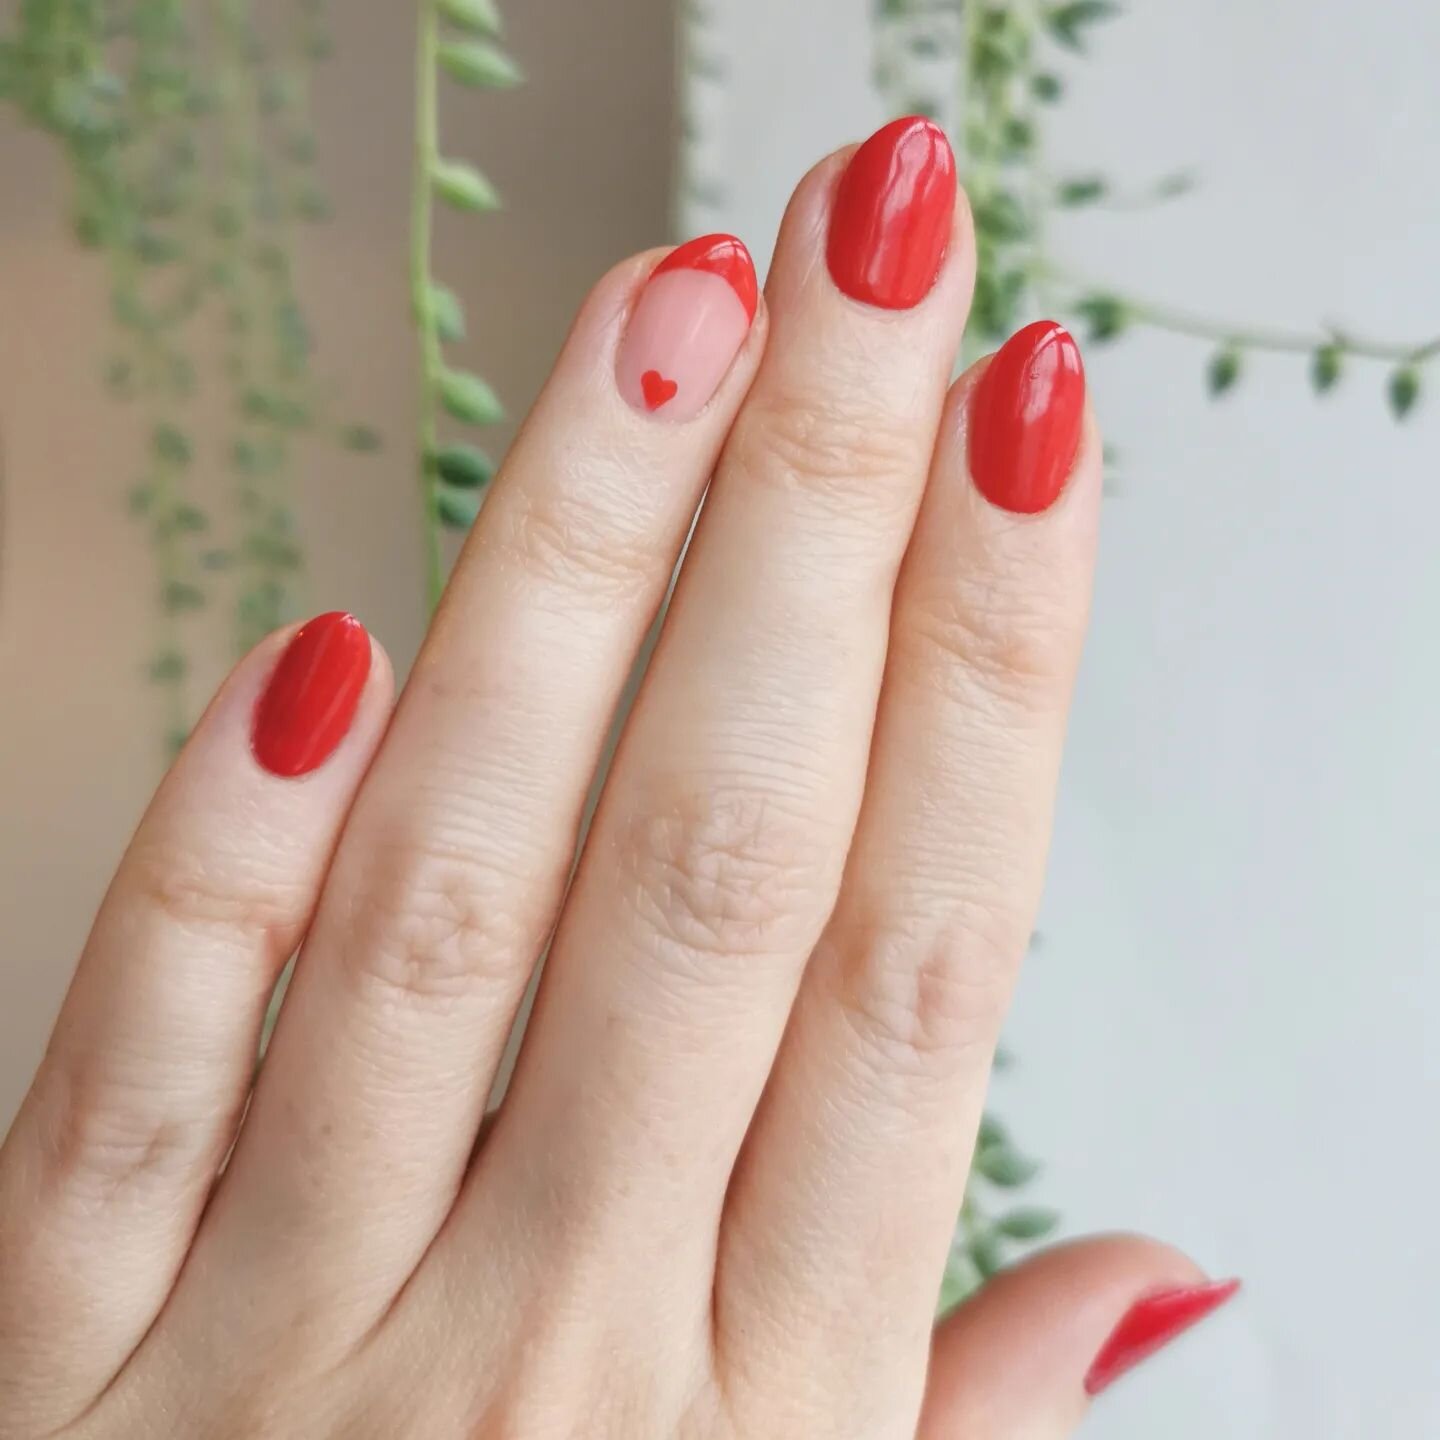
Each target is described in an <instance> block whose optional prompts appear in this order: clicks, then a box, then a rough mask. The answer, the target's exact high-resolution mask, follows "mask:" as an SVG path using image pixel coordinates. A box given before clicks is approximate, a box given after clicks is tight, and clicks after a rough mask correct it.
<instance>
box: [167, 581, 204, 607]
mask: <svg viewBox="0 0 1440 1440" xmlns="http://www.w3.org/2000/svg"><path fill="white" fill-rule="evenodd" d="M160 604H161V607H162V608H163V609H164V611H165V613H166V614H167V615H179V614H182V613H184V612H185V611H187V610H199V609H200V608H201V607H202V606H203V605H204V604H205V592H204V591H203V590H202V589H201V588H200V587H199V586H198V585H192V584H190V582H189V581H188V580H167V581H166V582H165V584H164V586H163V587H162V588H161V591H160Z"/></svg>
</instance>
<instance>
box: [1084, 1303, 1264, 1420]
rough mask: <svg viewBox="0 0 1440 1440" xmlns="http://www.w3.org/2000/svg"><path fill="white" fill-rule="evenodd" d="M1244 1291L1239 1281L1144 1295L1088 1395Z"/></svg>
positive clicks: (1120, 1328) (1099, 1359)
mask: <svg viewBox="0 0 1440 1440" xmlns="http://www.w3.org/2000/svg"><path fill="white" fill-rule="evenodd" d="M1239 1288H1240V1282H1239V1281H1238V1280H1214V1281H1210V1282H1208V1283H1206V1284H1204V1285H1187V1286H1182V1287H1180V1288H1178V1289H1175V1290H1157V1291H1156V1292H1155V1293H1154V1294H1152V1295H1142V1296H1141V1297H1140V1298H1139V1299H1138V1300H1137V1301H1136V1302H1135V1303H1134V1304H1133V1305H1132V1306H1131V1307H1130V1308H1129V1309H1128V1310H1127V1311H1126V1312H1125V1314H1124V1315H1123V1316H1122V1317H1121V1319H1120V1323H1119V1324H1118V1325H1117V1326H1116V1327H1115V1328H1114V1330H1112V1331H1111V1332H1110V1338H1109V1339H1108V1340H1107V1341H1106V1342H1105V1343H1104V1345H1102V1346H1101V1347H1100V1353H1099V1354H1098V1355H1097V1356H1096V1357H1095V1360H1094V1362H1093V1363H1092V1364H1091V1366H1090V1369H1089V1371H1088V1373H1087V1374H1086V1376H1085V1393H1086V1394H1087V1395H1098V1394H1099V1393H1100V1392H1101V1391H1102V1390H1104V1389H1106V1388H1107V1387H1108V1386H1110V1385H1113V1384H1114V1383H1115V1381H1116V1380H1118V1379H1119V1378H1120V1377H1121V1376H1122V1375H1123V1374H1125V1372H1126V1371H1127V1370H1132V1369H1134V1367H1135V1366H1136V1365H1138V1364H1139V1363H1140V1362H1141V1361H1142V1360H1148V1359H1149V1358H1150V1356H1152V1355H1153V1354H1154V1353H1155V1352H1156V1351H1157V1350H1160V1349H1162V1348H1163V1347H1164V1346H1166V1345H1168V1344H1169V1343H1170V1342H1171V1341H1172V1340H1173V1339H1175V1337H1176V1336H1177V1335H1182V1334H1184V1332H1185V1331H1186V1330H1188V1329H1190V1327H1191V1326H1192V1325H1198V1324H1199V1323H1200V1321H1202V1320H1203V1319H1204V1318H1205V1317H1206V1316H1207V1315H1212V1314H1214V1312H1215V1311H1216V1310H1218V1309H1219V1308H1220V1307H1221V1306H1222V1305H1223V1304H1224V1303H1225V1302H1226V1301H1227V1300H1228V1299H1230V1297H1231V1296H1232V1295H1234V1294H1235V1292H1236V1291H1237V1290H1238V1289H1239Z"/></svg>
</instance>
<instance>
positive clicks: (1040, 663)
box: [717, 323, 1100, 1414]
mask: <svg viewBox="0 0 1440 1440" xmlns="http://www.w3.org/2000/svg"><path fill="white" fill-rule="evenodd" d="M1083 405H1084V389H1083V375H1082V372H1081V370H1080V362H1079V354H1078V351H1077V350H1076V348H1075V345H1074V342H1073V341H1072V340H1071V339H1070V337H1069V336H1068V335H1067V334H1066V333H1065V332H1064V331H1063V330H1061V329H1060V328H1059V327H1058V326H1053V325H1048V324H1044V323H1042V324H1039V325H1036V326H1032V327H1029V328H1028V329H1027V330H1025V331H1022V332H1021V333H1020V334H1019V335H1018V336H1017V337H1015V338H1014V339H1013V340H1012V341H1011V342H1009V344H1008V345H1007V346H1006V347H1005V348H1004V349H1002V351H1001V352H1000V354H999V355H998V356H997V357H995V358H994V359H993V360H992V361H991V362H990V364H989V366H988V369H986V370H985V372H984V374H983V375H981V374H979V373H978V372H974V371H972V372H971V373H970V374H969V375H967V376H966V377H964V378H963V379H962V380H961V381H960V382H959V383H958V384H957V386H956V388H955V390H954V392H953V394H952V399H951V403H950V405H949V407H948V409H947V413H946V417H945V421H944V423H943V424H942V428H941V439H940V444H939V446H938V447H937V450H936V455H935V464H934V470H933V473H932V475H931V478H930V483H929V486H928V488H927V491H926V497H925V503H924V506H923V508H922V511H921V514H920V517H919V520H918V522H917V524H916V528H915V535H914V538H913V540H912V542H911V545H910V549H909V553H908V554H907V556H906V559H905V564H904V568H903V570H902V572H901V576H900V581H899V584H898V586H897V590H896V597H895V608H894V615H893V619H892V623H891V633H890V651H889V659H888V664H887V669H886V677H885V685H884V690H883V693H882V697H881V701H880V709H879V716H878V720H877V725H876V732H875V742H874V746H873V749H872V753H871V759H870V769H869V776H868V780H867V784H866V793H865V802H864V807H863V809H862V812H861V816H860V821H859V824H858V826H857V829H856V833H855V841H854V845H853V846H852V848H851V852H850V855H849V860H848V864H847V868H846V872H845V880H844V884H843V886H842V888H841V892H840V897H839V900H838V902H837V904H836V906H835V910H834V913H833V915H832V917H831V919H830V922H829V925H828V926H827V928H826V931H825V935H824V937H823V939H822V940H821V942H820V944H819V946H818V947H817V949H816V953H815V955H814V957H813V959H812V961H811V964H810V967H809V970H808V972H807V974H806V977H805V983H804V985H803V986H802V988H801V992H800V995H799V997H798V999H797V1002H796V1006H795V1011H794V1014H793V1016H792V1018H791V1024H790V1028H789V1031H788V1033H787V1035H786V1039H785V1044H784V1047H783V1049H782V1051H781V1054H780V1056H779V1057H778V1059H777V1062H776V1066H775V1070H774V1074H773V1076H772V1078H771V1084H770V1088H769V1090H768V1091H767V1093H766V1095H765V1098H764V1100H763V1102H762V1104H761V1107H760V1110H759V1113H758V1114H757V1116H756V1120H755V1125H754V1127H753V1130H752V1132H751V1135H750V1137H749V1141H748V1143H747V1150H746V1154H745V1155H744V1156H743V1158H742V1160H741V1163H740V1167H739V1170H738V1173H737V1175H736V1178H735V1182H734V1186H733V1188H732V1194H731V1203H730V1208H729V1211H728V1213H727V1224H726V1232H725V1235H724V1237H723V1238H722V1252H721V1265H720V1281H719V1283H720V1294H719V1297H718V1300H717V1307H718V1308H717V1318H718V1322H719V1324H720V1326H721V1328H722V1332H723V1331H724V1330H725V1329H726V1328H727V1327H733V1328H736V1329H739V1328H740V1327H742V1326H743V1325H746V1324H747V1317H752V1316H753V1315H754V1314H756V1313H761V1312H764V1313H768V1314H769V1315H770V1317H771V1321H770V1325H769V1326H758V1327H757V1326H755V1325H753V1324H748V1330H749V1333H750V1334H751V1335H753V1336H756V1337H757V1338H759V1339H760V1342H761V1344H762V1346H763V1345H764V1337H765V1335H767V1334H769V1333H771V1330H772V1327H773V1329H774V1331H777V1332H778V1333H782V1334H784V1335H785V1336H786V1337H787V1347H788V1353H789V1355H790V1357H791V1358H790V1360H789V1362H788V1363H789V1364H791V1365H796V1364H798V1367H799V1370H800V1372H801V1373H803V1374H805V1375H806V1376H808V1377H812V1378H811V1381H810V1383H812V1384H813V1385H814V1386H815V1387H816V1391H817V1397H816V1398H817V1399H818V1398H819V1397H820V1396H821V1395H830V1396H832V1397H833V1402H832V1403H834V1404H836V1405H837V1406H838V1407H839V1409H838V1410H837V1411H836V1413H837V1414H843V1413H846V1412H845V1407H846V1406H847V1405H850V1406H863V1405H864V1394H882V1395H883V1394H897V1393H898V1394H905V1393H909V1394H912V1395H915V1396H916V1397H918V1394H919V1386H920V1383H921V1377H922V1375H923V1369H924V1344H923V1340H924V1336H925V1333H926V1330H927V1327H928V1317H929V1313H930V1311H931V1309H932V1307H933V1305H934V1298H935V1292H936V1287H937V1284H938V1280H939V1275H940V1272H941V1268H942V1266H943V1263H944V1257H945V1253H946V1248H947V1245H948V1242H949V1236H950V1231H951V1229H952V1227H953V1224H954V1220H955V1216H956V1214H957V1213H958V1210H959V1207H960V1200H961V1196H962V1193H963V1189H964V1183H965V1172H966V1168H967V1165H968V1161H969V1157H970V1152H971V1148H972V1145H973V1141H974V1136H975V1132H976V1127H977V1125H978V1122H979V1119H980V1112H981V1107H982V1104H983V1100H984V1093H985V1085H986V1080H987V1077H988V1074H989V1068H990V1061H991V1057H992V1053H993V1049H994V1044H995V1039H996V1035H997V1031H998V1027H999V1025H1000V1021H1001V1018H1002V1016H1003V1014H1004V1012H1005V1009H1006V1006H1007V1005H1008V1002H1009V996H1010V990H1011V985H1012V982H1013V979H1014V975H1015V971H1016V968H1017V965H1018V961H1019V958H1020V956H1021V954H1022V953H1023V952H1024V949H1025V947H1026V943H1027V940H1028V937H1029V935H1030V930H1031V925H1032V922H1033V918H1034V912H1035V909H1036V906H1037V904H1038V900H1039V894H1040V886H1041V881H1042V876H1043V870H1044V863H1045V852H1046V848H1047V844H1048V835H1049V827H1050V811H1051V806H1052V803H1053V794H1054V787H1055V780H1056V773H1057V769H1058V766H1059V761H1060V750H1061V744H1062V740H1063V735H1064V730H1065V717H1066V710H1067V706H1068V701H1069V695H1070V689H1071V684H1072V680H1073V676H1074V672H1075V667H1076V663H1077V661H1078V658H1079V653H1080V646H1081V640H1082V637H1083V632H1084V629H1085V623H1086V617H1087V611H1088V603H1089V592H1090V575H1091V568H1092V563H1093V554H1094V547H1095V531H1096V519H1097V514H1098V508H1099V498H1100V446H1099V440H1098V436H1097V435H1096V433H1095V430H1094V428H1093V425H1090V424H1089V423H1088V422H1084V420H1083ZM1077 447H1078V454H1077ZM982 485H983V486H984V493H982V491H981V489H980V488H979V487H981V486H982ZM1062 486H1063V489H1062ZM987 497H988V498H987ZM1037 500H1043V501H1046V502H1048V508H1047V509H1045V510H1044V511H1043V513H1033V514H1032V513H1026V512H1028V511H1032V510H1036V509H1037V508H1038V507H1037V503H1036V502H1037ZM872 1313H878V1314H881V1315H884V1316H887V1317H890V1323H887V1324H886V1325H885V1326H884V1327H880V1328H879V1330H878V1331H877V1328H876V1327H874V1326H873V1325H871V1324H869V1323H868V1322H867V1321H866V1319H865V1317H867V1316H869V1315H871V1314H872ZM797 1351H798V1360H797V1358H795V1357H796V1352H797ZM771 1353H773V1350H772V1352H771ZM862 1362H863V1363H862ZM755 1363H756V1364H757V1365H759V1366H761V1367H764V1366H766V1365H769V1364H773V1363H775V1362H774V1361H772V1360H769V1359H767V1358H766V1356H765V1355H764V1354H762V1355H760V1356H758V1357H757V1358H756V1362H755ZM857 1387H858V1389H859V1390H860V1391H863V1392H864V1393H863V1394H862V1393H856V1389H857Z"/></svg>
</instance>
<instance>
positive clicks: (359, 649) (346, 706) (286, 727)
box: [250, 611, 370, 777]
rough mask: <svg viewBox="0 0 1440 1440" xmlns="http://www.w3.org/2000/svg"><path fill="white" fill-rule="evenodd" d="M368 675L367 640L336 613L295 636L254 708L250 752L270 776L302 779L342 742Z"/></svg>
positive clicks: (355, 624)
mask: <svg viewBox="0 0 1440 1440" xmlns="http://www.w3.org/2000/svg"><path fill="white" fill-rule="evenodd" d="M369 673H370V636H369V635H368V634H367V633H366V630H365V627H364V626H363V625H362V624H361V623H360V622H359V621H358V620H357V619H356V618H355V617H354V616H353V615H346V614H343V613H342V612H340V611H334V612H332V613H331V614H328V615H319V616H316V618H315V619H314V620H309V621H307V622H306V623H305V624H304V625H302V626H301V627H300V628H299V629H298V630H297V631H296V632H295V635H294V637H293V638H292V639H291V641H290V643H289V645H288V646H286V648H285V653H284V654H283V655H281V657H280V660H279V663H278V664H277V665H276V666H275V670H274V673H273V674H272V675H271V676H270V679H269V681H268V683H267V684H266V686H265V689H264V691H263V692H262V693H261V695H260V699H259V701H258V702H257V703H256V706H255V720H254V727H253V729H252V731H251V738H250V746H251V749H252V750H253V751H254V754H255V758H256V759H257V760H258V761H259V762H260V764H261V765H263V766H264V767H265V769H267V770H268V771H270V773H271V774H272V775H283V776H287V777H288V776H293V775H304V774H306V773H307V772H309V771H311V770H314V769H315V768H316V767H317V766H319V765H321V764H323V763H324V761H325V760H326V759H327V758H328V757H329V756H330V754H331V752H332V751H333V750H334V749H335V747H336V746H337V745H338V744H339V743H340V742H341V741H342V740H343V739H344V738H345V733H346V731H348V730H349V729H350V722H351V721H352V720H353V719H354V718H355V708H356V706H357V705H359V703H360V695H361V692H362V691H363V690H364V689H365V679H366V677H367V676H368V675H369Z"/></svg>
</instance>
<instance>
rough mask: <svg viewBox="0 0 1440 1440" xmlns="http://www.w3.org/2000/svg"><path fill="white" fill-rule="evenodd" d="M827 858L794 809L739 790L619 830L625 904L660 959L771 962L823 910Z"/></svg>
mask: <svg viewBox="0 0 1440 1440" xmlns="http://www.w3.org/2000/svg"><path fill="white" fill-rule="evenodd" d="M829 849H830V847H829V844H828V842H827V838H826V837H825V836H824V835H822V834H818V833H817V831H816V828H815V827H814V826H813V825H812V824H811V823H809V822H808V821H807V820H806V819H804V818H803V817H802V816H801V815H799V814H797V813H796V810H795V809H794V807H793V804H792V803H789V802H786V801H783V800H780V799H777V798H776V797H775V796H773V795H765V794H762V793H758V792H755V791H751V790H747V789H745V788H743V787H732V786H724V785H721V786H716V787H714V788H712V789H708V790H703V791H696V790H692V791H689V792H687V793H685V794H684V795H683V796H682V797H681V798H680V799H679V800H678V801H676V802H675V803H672V804H670V805H666V806H663V807H660V808H657V809H654V810H650V811H648V812H645V813H642V814H639V815H637V816H636V817H635V818H634V819H633V820H632V821H631V822H630V823H629V824H628V825H627V826H626V827H625V832H624V836H623V839H622V841H621V853H622V855H623V861H622V863H623V865H624V870H625V874H624V881H623V889H624V894H625V896H626V897H627V899H628V902H629V904H630V906H631V907H632V909H633V912H634V914H635V916H636V918H637V919H638V921H639V922H640V924H641V925H642V926H643V928H644V930H645V931H646V932H647V933H648V934H649V935H651V936H653V937H654V938H655V941H656V942H657V943H658V944H660V945H662V946H664V947H665V948H666V949H667V950H673V949H678V950H680V951H682V952H685V953H689V954H692V955H697V956H712V955H729V956H735V955H749V956H755V957H761V956H766V955H771V954H774V953H776V952H777V951H780V950H783V949H784V948H785V946H786V943H787V937H788V936H789V935H790V934H791V933H792V932H793V931H794V929H795V927H796V926H797V925H798V924H803V923H804V922H805V921H806V920H807V919H808V918H809V917H811V916H812V915H813V914H814V913H815V911H816V910H817V907H818V906H819V905H820V903H821V902H822V897H823V896H824V894H825V891H826V887H827V883H828V873H829V871H830V869H831V864H832V862H831V859H830V856H829Z"/></svg>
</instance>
